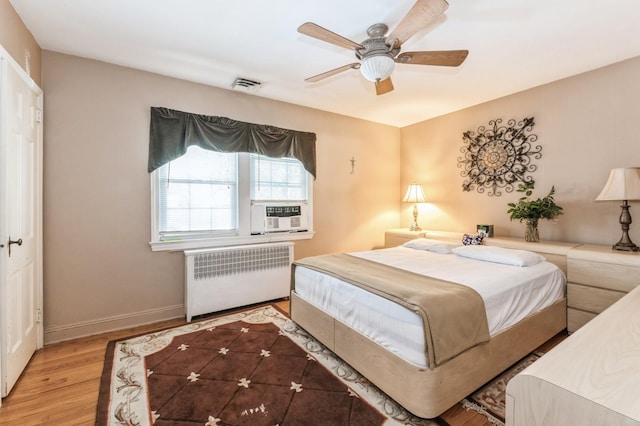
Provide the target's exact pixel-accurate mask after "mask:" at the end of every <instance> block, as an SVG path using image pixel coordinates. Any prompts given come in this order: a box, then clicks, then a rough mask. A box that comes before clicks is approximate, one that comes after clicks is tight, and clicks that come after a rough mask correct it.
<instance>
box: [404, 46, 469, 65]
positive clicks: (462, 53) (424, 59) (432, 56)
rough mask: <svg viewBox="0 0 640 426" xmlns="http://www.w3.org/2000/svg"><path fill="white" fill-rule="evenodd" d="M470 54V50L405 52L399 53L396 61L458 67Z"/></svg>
mask: <svg viewBox="0 0 640 426" xmlns="http://www.w3.org/2000/svg"><path fill="white" fill-rule="evenodd" d="M468 54H469V51H468V50H440V51H435V50H434V51H430V52H403V53H400V54H399V55H398V57H397V58H396V62H398V63H400V64H415V65H440V66H445V67H457V66H459V65H460V64H462V63H463V62H464V60H465V59H466V58H467V55H468Z"/></svg>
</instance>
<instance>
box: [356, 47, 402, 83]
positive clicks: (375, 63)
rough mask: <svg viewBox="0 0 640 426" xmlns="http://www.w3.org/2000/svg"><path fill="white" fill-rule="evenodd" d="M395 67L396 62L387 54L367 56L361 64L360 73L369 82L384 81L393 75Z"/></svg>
mask: <svg viewBox="0 0 640 426" xmlns="http://www.w3.org/2000/svg"><path fill="white" fill-rule="evenodd" d="M395 66H396V63H395V61H394V60H393V58H392V57H391V56H389V55H387V54H380V55H374V56H367V57H366V58H364V59H363V60H362V63H361V64H360V72H361V73H362V76H363V77H364V78H366V79H367V80H369V81H373V82H376V81H382V80H384V79H386V78H387V77H389V76H390V75H391V73H392V72H393V69H394V68H395Z"/></svg>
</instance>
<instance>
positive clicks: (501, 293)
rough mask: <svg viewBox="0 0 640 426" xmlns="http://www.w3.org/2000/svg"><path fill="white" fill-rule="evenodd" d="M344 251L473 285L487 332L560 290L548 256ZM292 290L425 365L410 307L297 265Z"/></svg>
mask: <svg viewBox="0 0 640 426" xmlns="http://www.w3.org/2000/svg"><path fill="white" fill-rule="evenodd" d="M350 254H351V255H354V256H358V257H361V258H365V259H369V260H373V261H376V262H380V263H384V264H387V265H390V266H394V267H397V268H400V269H405V270H408V271H411V272H416V273H420V274H424V275H429V276H432V277H435V278H440V279H443V280H447V281H452V282H456V283H460V284H464V285H466V286H468V287H471V288H473V289H474V290H476V291H477V292H478V293H479V294H480V296H482V299H483V300H484V303H485V308H486V310H487V320H488V322H489V333H490V334H491V335H492V336H493V335H495V334H497V333H499V332H500V331H502V330H504V329H506V328H508V327H510V326H511V325H513V324H515V323H517V322H518V321H520V320H522V319H524V318H525V317H527V316H528V315H530V314H532V313H534V312H537V311H539V310H541V309H543V308H545V307H547V306H549V305H551V304H553V303H554V302H555V301H557V300H559V299H561V298H563V297H564V295H565V284H566V278H565V276H564V273H563V272H562V271H561V270H560V269H559V268H558V267H557V266H555V265H553V264H552V263H549V262H541V263H538V264H536V265H532V266H528V267H517V266H511V265H503V264H498V263H493V262H485V261H480V260H475V259H468V258H464V257H461V256H458V255H456V254H440V253H433V252H428V251H424V250H414V249H411V248H407V247H393V248H387V249H381V250H373V251H365V252H356V253H350ZM295 292H296V294H298V296H300V297H301V298H303V299H305V300H306V301H307V302H309V303H311V304H313V305H315V306H317V307H318V308H320V309H322V310H323V311H325V312H327V313H329V314H330V315H332V316H333V317H335V318H337V319H339V320H340V321H342V322H344V323H345V324H347V325H348V326H350V327H352V328H353V329H355V330H357V331H359V332H360V333H362V334H364V335H365V336H367V337H369V338H370V339H372V340H373V341H375V342H377V343H378V344H380V345H382V346H384V347H385V348H386V349H387V350H389V351H391V352H393V353H395V354H397V355H398V356H400V357H402V358H403V359H404V360H406V361H408V362H411V363H413V364H415V365H419V366H423V367H427V366H428V361H427V359H426V357H425V351H426V345H425V341H424V333H423V331H422V319H421V318H420V316H419V315H418V314H416V313H414V312H413V311H411V310H409V309H407V308H405V307H403V306H401V305H398V304H397V303H394V302H391V301H389V300H387V299H385V298H383V297H380V296H377V295H375V294H373V293H369V292H368V291H366V290H363V289H361V288H359V287H356V286H353V285H350V284H348V283H345V282H344V281H341V280H339V279H337V278H333V277H331V276H328V275H324V274H321V273H318V272H315V271H312V270H310V269H307V268H304V267H301V266H298V267H296V272H295Z"/></svg>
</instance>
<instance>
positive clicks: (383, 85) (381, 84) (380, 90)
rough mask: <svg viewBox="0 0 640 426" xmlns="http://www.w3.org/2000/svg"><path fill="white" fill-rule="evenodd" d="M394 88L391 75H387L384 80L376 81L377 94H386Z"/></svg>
mask: <svg viewBox="0 0 640 426" xmlns="http://www.w3.org/2000/svg"><path fill="white" fill-rule="evenodd" d="M392 90H393V83H392V82H391V77H387V78H385V79H384V80H382V81H376V95H378V96H380V95H384V94H385V93H389V92H391V91H392Z"/></svg>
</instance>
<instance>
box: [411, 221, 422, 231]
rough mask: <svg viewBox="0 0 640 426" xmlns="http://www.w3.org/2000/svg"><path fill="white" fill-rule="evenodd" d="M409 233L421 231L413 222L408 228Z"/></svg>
mask: <svg viewBox="0 0 640 426" xmlns="http://www.w3.org/2000/svg"><path fill="white" fill-rule="evenodd" d="M409 231H422V228H420V227H419V226H418V224H417V223H416V222H413V223H412V224H411V226H410V227H409Z"/></svg>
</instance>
